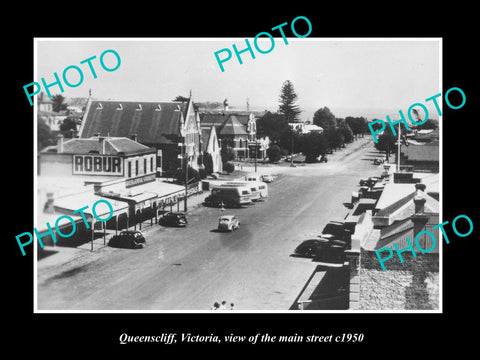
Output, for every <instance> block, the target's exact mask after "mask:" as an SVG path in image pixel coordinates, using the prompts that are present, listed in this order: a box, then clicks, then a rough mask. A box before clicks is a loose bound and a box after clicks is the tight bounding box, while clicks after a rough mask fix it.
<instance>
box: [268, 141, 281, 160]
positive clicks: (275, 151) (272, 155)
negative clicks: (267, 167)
mask: <svg viewBox="0 0 480 360" xmlns="http://www.w3.org/2000/svg"><path fill="white" fill-rule="evenodd" d="M267 156H268V161H270V162H277V161H279V160H280V157H281V150H280V147H279V146H278V145H272V146H270V147H269V148H268V149H267Z"/></svg>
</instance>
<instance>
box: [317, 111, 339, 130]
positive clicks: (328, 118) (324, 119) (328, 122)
mask: <svg viewBox="0 0 480 360" xmlns="http://www.w3.org/2000/svg"><path fill="white" fill-rule="evenodd" d="M313 123H314V124H315V125H317V126H320V127H322V128H323V129H324V130H326V129H328V128H331V127H335V126H336V125H337V122H336V120H335V115H333V114H332V112H331V111H330V109H329V108H328V107H326V106H325V107H323V108H321V109H318V110H317V111H315V113H314V114H313Z"/></svg>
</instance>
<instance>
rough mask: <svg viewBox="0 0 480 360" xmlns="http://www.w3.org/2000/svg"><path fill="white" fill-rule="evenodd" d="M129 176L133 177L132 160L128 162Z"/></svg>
mask: <svg viewBox="0 0 480 360" xmlns="http://www.w3.org/2000/svg"><path fill="white" fill-rule="evenodd" d="M128 177H132V162H131V161H129V162H128Z"/></svg>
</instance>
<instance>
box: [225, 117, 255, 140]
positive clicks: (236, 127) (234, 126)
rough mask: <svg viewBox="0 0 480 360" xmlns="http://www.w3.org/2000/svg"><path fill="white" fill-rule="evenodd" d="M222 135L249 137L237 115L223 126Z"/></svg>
mask: <svg viewBox="0 0 480 360" xmlns="http://www.w3.org/2000/svg"><path fill="white" fill-rule="evenodd" d="M219 134H220V135H233V136H236V135H248V133H247V132H246V131H245V127H244V126H243V125H242V124H241V123H240V121H238V120H237V117H236V116H235V115H231V116H230V117H229V118H228V120H227V122H226V123H225V124H224V125H223V127H222V130H220V132H219Z"/></svg>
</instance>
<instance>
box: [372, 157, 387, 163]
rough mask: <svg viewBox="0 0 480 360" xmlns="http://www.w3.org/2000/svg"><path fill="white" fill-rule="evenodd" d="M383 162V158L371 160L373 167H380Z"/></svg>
mask: <svg viewBox="0 0 480 360" xmlns="http://www.w3.org/2000/svg"><path fill="white" fill-rule="evenodd" d="M384 162H385V159H383V158H375V159H374V160H373V165H380V164H383V163H384Z"/></svg>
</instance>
